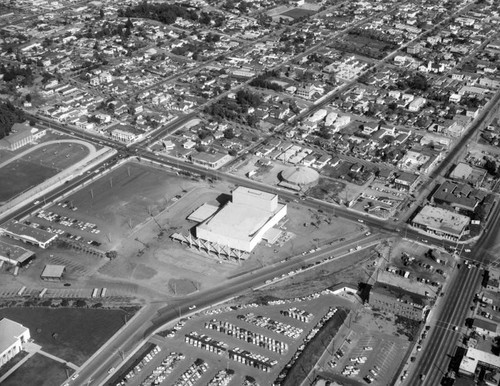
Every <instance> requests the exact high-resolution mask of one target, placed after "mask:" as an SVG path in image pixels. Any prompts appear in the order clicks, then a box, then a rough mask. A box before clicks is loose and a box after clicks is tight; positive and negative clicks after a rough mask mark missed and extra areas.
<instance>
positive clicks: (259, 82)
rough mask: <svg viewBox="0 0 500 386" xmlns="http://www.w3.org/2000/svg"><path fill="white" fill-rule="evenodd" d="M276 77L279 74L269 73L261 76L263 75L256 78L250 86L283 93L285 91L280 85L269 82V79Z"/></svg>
mask: <svg viewBox="0 0 500 386" xmlns="http://www.w3.org/2000/svg"><path fill="white" fill-rule="evenodd" d="M276 75H278V74H275V73H269V72H266V73H264V74H261V75H259V76H257V77H256V78H254V79H253V80H252V81H251V82H250V86H253V87H260V88H267V89H270V90H274V91H277V92H281V91H283V87H282V86H280V85H279V84H277V83H274V82H272V81H270V80H269V78H271V77H273V76H276Z"/></svg>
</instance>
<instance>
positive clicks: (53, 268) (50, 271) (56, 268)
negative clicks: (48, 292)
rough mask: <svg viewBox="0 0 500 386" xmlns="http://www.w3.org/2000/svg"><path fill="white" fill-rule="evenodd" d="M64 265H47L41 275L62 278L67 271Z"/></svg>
mask: <svg viewBox="0 0 500 386" xmlns="http://www.w3.org/2000/svg"><path fill="white" fill-rule="evenodd" d="M65 268H66V267H65V266H64V265H54V264H47V265H46V266H45V268H44V269H43V272H42V274H41V276H42V277H61V276H62V275H63V273H64V270H65Z"/></svg>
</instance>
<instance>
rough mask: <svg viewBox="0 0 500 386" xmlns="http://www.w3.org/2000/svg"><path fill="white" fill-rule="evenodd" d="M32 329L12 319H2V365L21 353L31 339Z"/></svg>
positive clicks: (0, 357)
mask: <svg viewBox="0 0 500 386" xmlns="http://www.w3.org/2000/svg"><path fill="white" fill-rule="evenodd" d="M30 337H31V336H30V330H29V329H28V328H26V327H24V326H23V325H22V324H19V323H17V322H14V321H12V320H10V319H7V318H3V319H1V320H0V367H2V366H3V365H4V364H6V363H7V362H8V361H9V360H11V359H12V358H14V357H15V356H16V355H17V354H19V353H20V352H21V351H22V349H23V345H24V344H25V343H26V342H27V341H28V340H29V339H30Z"/></svg>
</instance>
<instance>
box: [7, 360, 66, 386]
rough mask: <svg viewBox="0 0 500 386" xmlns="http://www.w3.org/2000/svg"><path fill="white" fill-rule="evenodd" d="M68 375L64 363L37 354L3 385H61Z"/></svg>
mask: <svg viewBox="0 0 500 386" xmlns="http://www.w3.org/2000/svg"><path fill="white" fill-rule="evenodd" d="M72 372H73V370H71V369H69V373H72ZM67 377H68V376H67V374H66V370H65V366H64V364H62V363H60V362H56V361H54V360H52V359H50V358H47V357H46V356H43V355H41V354H35V355H33V356H32V357H31V358H30V359H28V361H27V362H26V363H24V364H23V365H22V366H21V367H20V368H18V369H17V370H16V371H14V373H12V375H11V376H10V377H8V378H7V379H6V380H5V381H4V382H3V383H2V386H28V385H36V386H53V385H60V384H61V383H63V382H64V380H65V379H66V378H67Z"/></svg>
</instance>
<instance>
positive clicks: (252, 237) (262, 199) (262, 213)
mask: <svg viewBox="0 0 500 386" xmlns="http://www.w3.org/2000/svg"><path fill="white" fill-rule="evenodd" d="M286 214H287V206H286V204H280V203H279V202H278V196H277V195H276V194H272V193H266V192H262V191H259V190H255V189H249V188H245V187H241V186H240V187H238V188H236V189H235V190H234V191H233V195H232V201H231V202H228V203H227V204H226V205H225V206H224V207H222V209H220V210H219V211H218V212H217V213H215V214H214V215H213V216H211V217H209V218H208V219H206V220H205V221H204V222H203V223H201V224H200V225H199V226H198V227H197V228H196V237H197V238H198V239H201V240H204V241H207V242H210V243H212V244H218V245H221V246H224V247H228V248H231V249H236V250H239V251H243V252H251V251H252V250H253V249H254V248H255V247H256V246H257V244H258V243H259V242H260V241H261V240H262V238H263V237H264V235H265V233H266V232H267V231H269V230H270V229H271V228H272V227H274V226H275V225H276V224H278V222H279V221H280V220H281V219H283V218H284V217H285V216H286Z"/></svg>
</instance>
